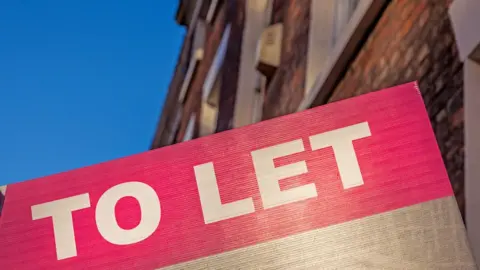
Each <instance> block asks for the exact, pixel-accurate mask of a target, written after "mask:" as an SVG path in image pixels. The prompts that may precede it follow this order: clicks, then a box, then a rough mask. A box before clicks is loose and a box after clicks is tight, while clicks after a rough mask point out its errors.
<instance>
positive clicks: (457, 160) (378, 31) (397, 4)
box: [329, 0, 464, 213]
mask: <svg viewBox="0 0 480 270" xmlns="http://www.w3.org/2000/svg"><path fill="white" fill-rule="evenodd" d="M450 2H451V1H449V0H415V1H405V0H394V1H392V2H391V3H390V4H389V6H388V7H387V8H386V10H385V11H384V13H383V15H382V16H381V18H380V20H379V22H378V23H377V24H376V26H375V28H374V29H373V31H372V33H371V34H370V35H369V37H368V38H367V39H366V42H365V43H364V45H363V47H362V48H361V50H360V51H359V53H358V55H357V56H356V57H355V59H354V60H353V61H352V63H351V65H350V66H349V68H348V70H347V72H346V73H345V75H344V77H343V78H342V80H341V81H340V83H339V85H338V86H337V87H336V89H335V90H334V92H333V93H332V95H331V97H330V99H329V102H332V101H337V100H341V99H345V98H349V97H352V96H356V95H360V94H364V93H366V92H368V91H371V90H376V89H382V88H385V87H389V86H394V85H397V84H401V83H405V82H409V81H414V80H417V81H418V82H419V86H420V89H421V92H422V95H423V98H424V101H425V105H426V107H427V110H428V113H429V116H430V119H431V122H432V127H433V129H434V130H435V134H436V137H437V141H438V143H439V146H440V150H441V152H442V155H443V159H444V161H445V165H446V167H447V170H448V174H449V176H450V180H451V182H452V185H453V188H454V191H455V194H456V197H457V201H458V204H459V206H460V209H461V210H462V213H464V212H463V210H464V192H463V185H464V171H463V163H464V139H463V89H462V87H463V69H462V68H463V67H462V64H461V62H460V60H459V58H458V52H457V48H456V45H455V42H454V36H453V30H452V29H451V26H450V21H449V17H448V14H447V10H448V4H449V3H450Z"/></svg>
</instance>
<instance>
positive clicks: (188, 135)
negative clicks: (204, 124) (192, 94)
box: [182, 113, 197, 142]
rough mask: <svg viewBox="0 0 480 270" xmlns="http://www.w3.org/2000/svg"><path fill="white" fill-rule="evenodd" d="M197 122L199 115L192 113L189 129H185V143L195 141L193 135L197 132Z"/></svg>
mask: <svg viewBox="0 0 480 270" xmlns="http://www.w3.org/2000/svg"><path fill="white" fill-rule="evenodd" d="M196 120H197V115H196V113H192V114H191V115H190V119H189V120H188V124H187V127H186V128H185V134H184V135H183V140H182V141H184V142H186V141H190V140H191V139H193V133H194V132H195V122H196Z"/></svg>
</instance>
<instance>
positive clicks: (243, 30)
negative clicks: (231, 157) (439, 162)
mask: <svg viewBox="0 0 480 270" xmlns="http://www.w3.org/2000/svg"><path fill="white" fill-rule="evenodd" d="M465 1H469V0H455V1H452V0H415V1H405V0H392V1H388V0H336V1H315V0H295V1H293V0H292V1H290V0H235V1H232V0H230V1H228V0H224V1H222V0H210V1H209V0H198V1H188V0H181V1H179V7H178V12H177V15H176V20H177V22H178V23H179V24H181V25H183V26H185V27H186V29H187V34H186V36H185V40H184V44H183V47H182V49H181V52H180V56H179V60H178V63H177V67H176V69H175V71H174V74H173V78H172V82H171V85H170V89H169V91H168V95H167V99H166V101H165V106H164V108H163V112H162V115H161V118H160V121H159V123H158V127H157V132H156V134H155V136H154V140H153V143H152V146H151V148H152V149H155V148H158V147H162V146H165V145H170V144H174V143H178V142H182V141H185V140H190V139H193V138H196V137H200V136H205V135H209V134H212V133H216V132H221V131H224V130H227V129H231V128H237V127H241V126H244V125H248V124H252V123H255V122H258V121H261V120H266V119H270V118H273V117H277V116H281V115H285V114H289V113H293V112H296V111H301V110H305V109H308V108H311V107H314V106H320V105H323V104H326V103H329V102H334V101H338V100H341V99H346V98H350V97H353V96H356V95H360V94H364V93H367V92H370V91H375V90H378V89H382V88H386V87H390V86H395V85H398V84H402V83H405V82H410V81H414V80H417V81H418V83H419V86H420V89H421V92H422V95H423V98H424V101H425V105H426V107H427V110H428V113H429V115H430V120H431V123H432V127H433V129H434V131H435V134H436V137H437V141H438V144H439V147H440V150H441V153H442V155H443V159H444V161H445V165H446V167H447V170H448V174H449V176H450V180H451V182H452V185H453V188H454V192H455V194H456V197H457V201H458V205H459V207H460V209H461V211H462V214H463V215H464V217H465V215H466V216H467V217H470V216H472V217H474V216H475V217H474V218H475V219H478V217H476V215H475V213H474V211H473V210H474V209H472V210H470V211H469V208H468V205H469V203H468V202H466V197H465V183H466V181H468V179H469V178H475V173H476V175H478V176H480V171H478V172H473V174H472V173H470V174H472V175H471V176H468V175H469V172H468V167H467V172H465V170H464V164H465V163H468V162H465V152H466V147H465V140H464V133H465V132H464V130H465V128H464V126H465V124H464V115H465V112H464V111H465V110H464V92H465V91H464V89H465V87H466V86H465V82H464V63H463V62H465V61H466V59H467V58H468V56H469V55H470V53H464V52H463V51H460V52H459V48H461V44H460V43H459V42H461V41H460V40H458V38H457V39H456V35H458V34H456V31H457V30H455V31H454V30H453V28H452V20H455V18H453V15H451V16H449V9H452V6H459V5H463V4H462V3H460V2H465ZM452 2H454V3H452ZM473 2H475V1H473ZM470 5H472V1H470ZM473 5H475V3H474V4H473ZM474 8H475V7H470V8H469V9H474ZM459 9H460V10H463V12H465V10H466V8H465V7H460V8H457V10H459ZM479 9H480V8H479ZM450 13H452V11H450ZM457 13H461V12H457ZM473 14H474V13H473ZM472 16H473V15H472ZM460 17H462V16H460ZM463 17H465V15H463ZM471 24H472V23H470V25H471ZM459 25H462V24H461V23H460V24H459ZM479 25H480V23H478V24H477V27H478V26H479ZM456 28H458V27H456ZM477 32H478V31H477ZM464 36H470V37H471V35H464ZM477 41H480V38H479V39H478V40H477ZM459 44H460V45H459ZM478 52H480V49H478V47H477V56H478V55H480V53H478ZM472 55H475V54H472ZM478 58H480V57H478ZM471 70H473V69H471ZM479 70H480V69H479ZM477 74H479V73H477ZM472 77H475V78H480V74H479V76H472ZM477 82H478V79H477ZM479 83H480V82H479ZM478 98H479V99H477V100H480V97H478ZM478 105H480V104H478ZM472 107H480V106H474V105H472ZM479 113H480V112H479ZM467 117H468V113H467ZM467 130H468V128H467ZM474 132H477V133H478V134H477V135H480V130H479V131H476V130H475V131H474ZM472 134H475V133H472ZM468 136H469V135H467V140H468ZM472 136H473V135H472ZM478 149H479V150H480V145H479V147H478ZM467 151H468V150H467ZM467 156H468V155H467ZM471 156H474V153H473V151H472V154H471ZM479 158H480V157H479ZM471 167H475V166H473V165H472V166H471ZM475 169H476V168H475ZM475 169H473V170H475ZM476 170H479V169H476ZM466 173H467V176H468V177H467V180H466V181H465V175H466ZM472 186H473V184H472ZM479 188H480V187H479ZM475 197H478V196H475ZM467 198H468V196H467ZM466 204H467V213H466V212H465V209H466V207H465V205H466ZM479 204H480V202H479ZM475 222H476V221H472V224H473V223H475ZM479 224H480V222H479ZM469 225H470V224H469V222H468V218H467V226H469ZM469 233H470V232H469ZM479 236H480V235H479ZM478 240H479V241H478V242H479V244H480V237H479V239H478ZM474 246H475V243H474Z"/></svg>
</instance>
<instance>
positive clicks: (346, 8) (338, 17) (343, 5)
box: [332, 0, 359, 47]
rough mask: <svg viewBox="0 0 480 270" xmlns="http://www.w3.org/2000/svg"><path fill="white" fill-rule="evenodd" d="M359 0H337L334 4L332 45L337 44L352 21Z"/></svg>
mask: <svg viewBox="0 0 480 270" xmlns="http://www.w3.org/2000/svg"><path fill="white" fill-rule="evenodd" d="M358 1H359V0H336V1H335V6H334V15H333V16H334V17H333V18H334V19H333V33H332V47H333V46H335V44H336V42H337V40H338V38H339V37H340V36H341V35H342V33H343V32H344V30H345V26H346V25H347V24H348V22H349V21H350V18H351V17H352V15H353V13H354V12H355V9H356V8H357V6H358Z"/></svg>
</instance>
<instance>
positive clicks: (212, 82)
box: [199, 24, 231, 136]
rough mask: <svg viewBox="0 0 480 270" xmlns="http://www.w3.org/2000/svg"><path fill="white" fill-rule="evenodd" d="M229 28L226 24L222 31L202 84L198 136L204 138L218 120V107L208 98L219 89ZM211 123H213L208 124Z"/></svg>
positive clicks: (212, 129) (212, 131) (213, 128)
mask: <svg viewBox="0 0 480 270" xmlns="http://www.w3.org/2000/svg"><path fill="white" fill-rule="evenodd" d="M230 27H231V26H230V24H227V26H226V27H225V30H224V31H223V36H222V39H221V40H220V44H219V45H218V48H217V52H216V54H215V56H214V58H213V61H212V65H211V66H210V70H209V71H208V73H207V76H206V78H205V82H204V83H203V87H202V106H201V112H200V132H199V136H206V135H210V134H212V133H214V132H215V128H216V123H217V120H218V107H215V108H214V107H212V106H211V105H210V104H208V98H209V97H210V94H211V93H212V90H213V88H214V87H219V86H218V80H219V79H220V78H219V75H220V69H221V67H222V65H223V62H224V60H225V55H226V52H227V47H228V41H229V38H230ZM212 114H213V115H212ZM212 117H213V119H212ZM212 121H213V123H210V122H212ZM210 124H212V125H213V127H211V128H210V129H208V130H206V128H205V127H209V126H210Z"/></svg>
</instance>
